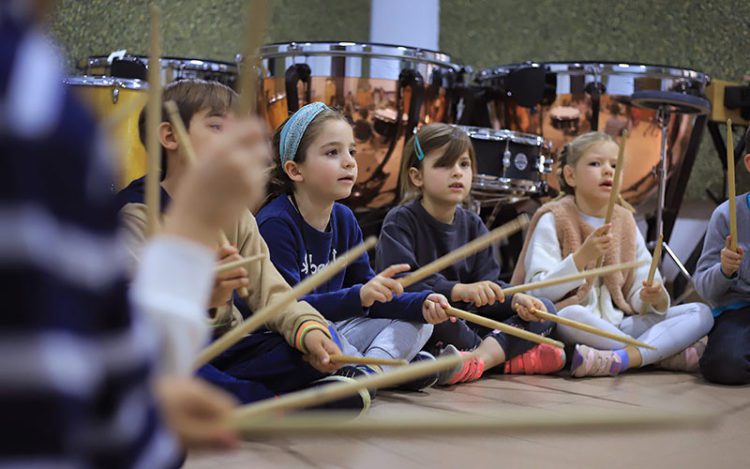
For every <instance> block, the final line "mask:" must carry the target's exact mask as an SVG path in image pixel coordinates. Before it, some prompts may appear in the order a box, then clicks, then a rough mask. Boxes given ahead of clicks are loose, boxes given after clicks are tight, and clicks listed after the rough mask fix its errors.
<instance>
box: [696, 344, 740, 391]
mask: <svg viewBox="0 0 750 469" xmlns="http://www.w3.org/2000/svg"><path fill="white" fill-rule="evenodd" d="M743 352H744V353H743ZM748 352H749V351H748V350H743V351H740V350H734V349H728V348H723V349H722V350H721V351H713V350H710V349H708V350H706V353H705V355H703V357H702V358H701V361H700V369H701V374H702V375H703V377H704V378H705V379H706V381H710V382H712V383H717V384H747V383H750V360H748Z"/></svg>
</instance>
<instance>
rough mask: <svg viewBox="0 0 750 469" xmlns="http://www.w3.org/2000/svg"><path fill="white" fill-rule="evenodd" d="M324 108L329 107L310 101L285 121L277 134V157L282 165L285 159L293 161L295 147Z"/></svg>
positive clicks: (295, 152)
mask: <svg viewBox="0 0 750 469" xmlns="http://www.w3.org/2000/svg"><path fill="white" fill-rule="evenodd" d="M326 109H330V108H329V107H328V106H326V105H325V104H323V103H321V102H315V103H310V104H307V105H305V106H302V107H301V108H300V109H299V110H298V111H297V112H295V113H294V114H293V115H292V117H290V118H289V120H287V121H286V123H285V124H284V127H282V128H281V135H280V136H279V157H280V159H281V164H282V166H283V165H284V163H286V162H287V161H294V156H295V155H296V154H297V149H298V148H299V144H300V142H301V141H302V136H304V135H305V131H306V130H307V127H309V126H310V123H311V122H312V121H313V120H314V119H315V118H316V117H317V116H318V114H320V113H321V112H323V111H325V110H326Z"/></svg>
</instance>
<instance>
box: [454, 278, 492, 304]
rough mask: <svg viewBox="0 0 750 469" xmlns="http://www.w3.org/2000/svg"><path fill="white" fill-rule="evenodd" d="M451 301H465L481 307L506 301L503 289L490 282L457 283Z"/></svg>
mask: <svg viewBox="0 0 750 469" xmlns="http://www.w3.org/2000/svg"><path fill="white" fill-rule="evenodd" d="M451 301H463V302H464V303H474V306H476V307H480V306H485V305H492V304H495V302H496V301H499V302H500V303H502V302H503V301H505V294H504V293H503V289H502V287H500V285H498V284H497V283H495V282H492V281H490V280H484V281H481V282H475V283H457V284H455V285H454V286H453V289H452V290H451Z"/></svg>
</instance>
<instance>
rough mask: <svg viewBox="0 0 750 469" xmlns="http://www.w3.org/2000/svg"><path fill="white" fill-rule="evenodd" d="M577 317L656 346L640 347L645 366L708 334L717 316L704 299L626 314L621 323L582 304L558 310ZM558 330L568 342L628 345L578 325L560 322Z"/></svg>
mask: <svg viewBox="0 0 750 469" xmlns="http://www.w3.org/2000/svg"><path fill="white" fill-rule="evenodd" d="M557 315H558V316H562V317H565V318H568V319H573V320H574V321H578V322H583V323H586V324H589V325H591V326H594V327H598V328H599V329H604V330H605V331H609V332H613V333H616V334H622V333H624V334H625V335H629V336H630V337H633V338H636V339H638V340H640V341H641V342H645V343H647V344H649V345H653V346H654V347H656V350H649V349H644V348H638V350H639V351H640V352H641V357H642V358H643V366H646V365H651V364H653V363H656V362H658V361H660V360H663V359H665V358H668V357H671V356H672V355H674V354H676V353H679V352H681V351H683V350H684V349H686V348H687V347H689V346H690V345H692V344H693V343H694V342H696V341H697V340H698V339H700V338H701V337H703V336H704V335H706V334H708V331H710V330H711V326H713V323H714V319H713V316H712V315H711V310H710V309H709V308H708V306H706V305H704V304H702V303H688V304H684V305H680V306H673V307H671V308H669V310H667V314H665V315H659V314H653V313H649V314H642V315H633V316H627V317H626V318H625V319H623V321H622V323H621V324H620V327H619V328H618V327H617V326H615V325H613V324H611V323H610V322H608V321H605V320H604V319H602V318H599V317H597V316H594V315H593V314H591V312H589V310H588V309H587V308H585V307H583V306H580V305H571V306H567V307H565V308H563V309H561V310H560V311H558V313H557ZM557 334H558V335H559V336H560V338H561V339H562V340H563V341H564V342H565V343H567V344H584V345H588V346H590V347H594V348H596V349H599V350H618V349H621V348H623V347H624V346H625V345H624V344H622V343H620V342H617V341H615V340H611V339H606V338H604V337H599V336H597V335H593V334H589V333H588V332H583V331H580V330H578V329H573V328H571V327H568V326H563V325H562V324H558V326H557Z"/></svg>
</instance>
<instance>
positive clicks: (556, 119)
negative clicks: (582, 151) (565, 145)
mask: <svg viewBox="0 0 750 469" xmlns="http://www.w3.org/2000/svg"><path fill="white" fill-rule="evenodd" d="M549 117H550V120H551V122H552V127H554V128H556V129H558V130H562V131H563V132H564V133H567V134H571V135H575V134H577V133H578V124H579V122H580V120H581V111H579V110H578V109H576V108H574V107H571V106H557V107H553V108H552V109H550V111H549Z"/></svg>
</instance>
